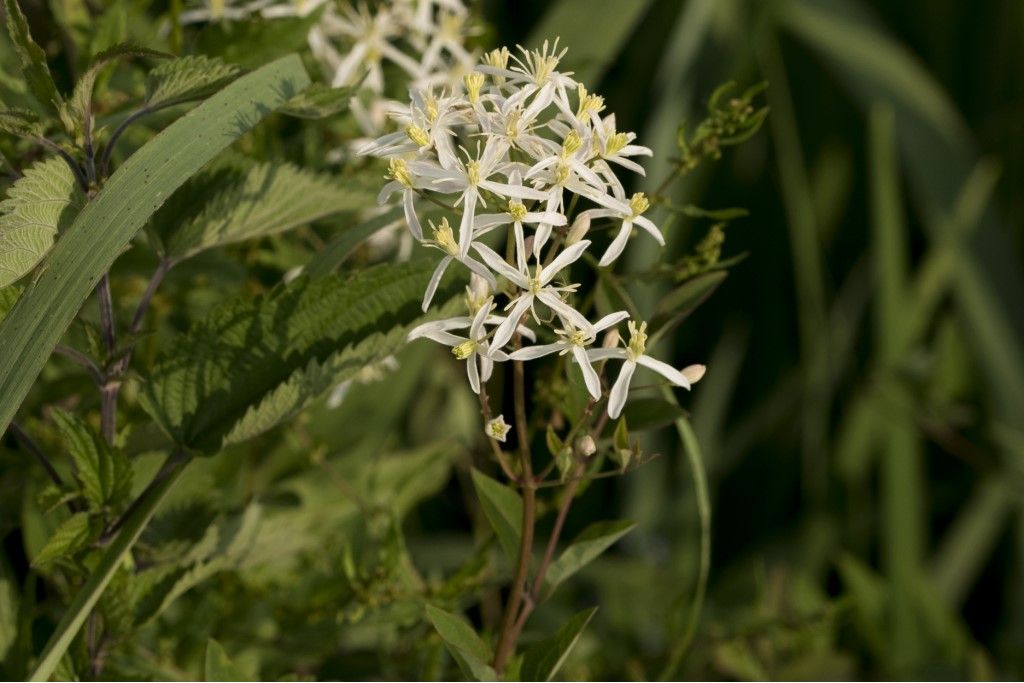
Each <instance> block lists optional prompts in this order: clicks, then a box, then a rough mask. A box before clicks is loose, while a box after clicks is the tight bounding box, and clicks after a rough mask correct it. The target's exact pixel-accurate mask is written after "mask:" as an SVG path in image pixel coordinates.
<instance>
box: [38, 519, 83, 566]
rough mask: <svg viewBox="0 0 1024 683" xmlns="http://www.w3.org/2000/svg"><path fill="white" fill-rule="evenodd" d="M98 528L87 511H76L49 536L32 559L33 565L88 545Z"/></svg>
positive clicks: (60, 556) (71, 553)
mask: <svg viewBox="0 0 1024 683" xmlns="http://www.w3.org/2000/svg"><path fill="white" fill-rule="evenodd" d="M98 531H99V530H98V529H97V528H96V526H95V525H94V524H93V523H92V521H91V520H90V518H89V513H87V512H76V513H75V514H73V515H71V516H70V517H68V518H67V519H66V520H64V521H63V522H61V524H60V526H58V527H57V529H56V530H55V531H54V532H53V535H52V536H50V540H48V541H47V542H46V545H44V546H43V548H42V550H40V551H39V554H38V555H36V556H35V557H34V558H33V559H32V565H33V566H36V567H38V566H40V565H44V564H47V563H49V562H53V561H54V560H57V559H60V558H62V557H67V556H69V555H73V554H74V553H76V552H78V551H79V550H81V549H82V548H85V547H86V546H88V545H89V543H90V542H92V540H93V539H94V538H95V536H96V533H97V532H98Z"/></svg>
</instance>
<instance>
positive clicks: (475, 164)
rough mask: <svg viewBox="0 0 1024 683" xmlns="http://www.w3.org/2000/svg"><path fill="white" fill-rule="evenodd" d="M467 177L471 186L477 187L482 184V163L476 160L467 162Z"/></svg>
mask: <svg viewBox="0 0 1024 683" xmlns="http://www.w3.org/2000/svg"><path fill="white" fill-rule="evenodd" d="M466 177H467V178H469V184H470V185H476V184H478V183H479V182H480V162H479V161H476V160H475V159H473V160H471V161H467V162H466Z"/></svg>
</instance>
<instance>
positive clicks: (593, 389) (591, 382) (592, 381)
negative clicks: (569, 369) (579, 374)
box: [572, 346, 601, 401]
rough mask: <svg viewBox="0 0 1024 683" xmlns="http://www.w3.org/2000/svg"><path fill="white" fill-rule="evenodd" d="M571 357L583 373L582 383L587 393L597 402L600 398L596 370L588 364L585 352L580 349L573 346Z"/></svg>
mask: <svg viewBox="0 0 1024 683" xmlns="http://www.w3.org/2000/svg"><path fill="white" fill-rule="evenodd" d="M572 357H573V358H575V359H576V364H577V365H579V366H580V370H582V371H583V381H584V382H586V384H587V391H589V392H590V395H591V396H593V397H594V400H595V401H597V400H598V399H600V398H601V378H600V377H598V376H597V370H595V369H594V366H593V365H591V364H590V359H589V358H588V357H587V352H586V351H584V350H583V348H582V347H579V346H574V347H573V348H572Z"/></svg>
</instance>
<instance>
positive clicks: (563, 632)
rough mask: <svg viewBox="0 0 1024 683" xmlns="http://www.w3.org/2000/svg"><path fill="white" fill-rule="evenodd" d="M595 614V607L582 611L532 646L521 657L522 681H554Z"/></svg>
mask: <svg viewBox="0 0 1024 683" xmlns="http://www.w3.org/2000/svg"><path fill="white" fill-rule="evenodd" d="M596 612H597V608H596V607H591V608H590V609H588V610H583V611H582V612H580V613H579V614H577V615H575V616H574V617H573V618H572V619H570V620H569V621H568V622H566V624H565V625H564V626H562V628H560V629H558V632H557V633H555V635H553V636H551V638H548V639H546V640H542V641H541V642H539V643H537V644H535V645H532V646H531V647H530V648H529V649H527V650H526V652H525V653H524V655H523V668H522V671H521V672H520V680H522V681H550V680H554V678H555V676H556V675H557V674H558V670H559V669H561V668H562V665H563V664H564V663H565V660H566V659H567V658H568V657H569V653H570V652H572V649H573V648H574V647H576V643H577V642H579V639H580V636H581V635H582V634H583V629H585V628H586V627H587V624H589V623H590V620H591V619H593V618H594V614H595V613H596Z"/></svg>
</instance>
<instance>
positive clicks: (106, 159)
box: [99, 107, 154, 178]
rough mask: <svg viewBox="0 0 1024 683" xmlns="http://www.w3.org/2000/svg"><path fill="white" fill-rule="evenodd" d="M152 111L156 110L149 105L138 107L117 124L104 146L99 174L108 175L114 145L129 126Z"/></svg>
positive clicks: (101, 175)
mask: <svg viewBox="0 0 1024 683" xmlns="http://www.w3.org/2000/svg"><path fill="white" fill-rule="evenodd" d="M152 111H154V110H153V109H150V108H149V107H142V108H141V109H137V110H136V111H134V112H132V113H131V114H129V115H128V116H126V117H124V120H122V121H121V123H119V124H118V125H117V128H115V129H114V132H113V133H111V135H110V140H108V141H107V144H106V145H105V146H104V147H103V156H102V157H101V158H100V168H99V175H100V177H101V178H106V177H107V173H108V172H109V170H110V156H111V154H113V153H114V146H115V145H117V141H118V140H119V139H121V136H122V135H123V134H124V132H125V131H126V130H127V129H128V126H130V125H131V124H133V123H135V122H136V121H138V120H139V119H140V118H142V117H143V116H145V115H146V114H149V113H150V112H152Z"/></svg>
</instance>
